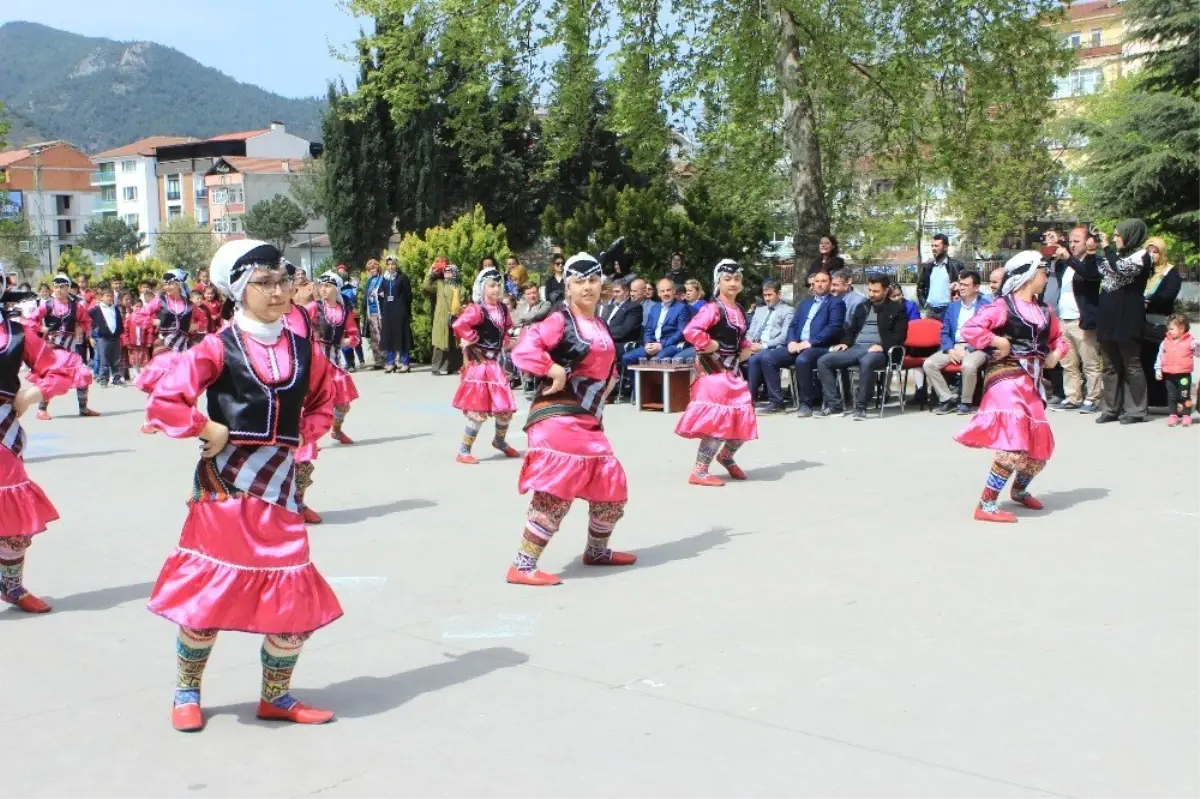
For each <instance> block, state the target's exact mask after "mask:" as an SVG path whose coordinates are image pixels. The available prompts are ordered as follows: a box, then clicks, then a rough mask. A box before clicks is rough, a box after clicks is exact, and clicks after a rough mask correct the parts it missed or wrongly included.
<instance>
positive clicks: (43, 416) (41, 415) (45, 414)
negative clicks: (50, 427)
mask: <svg viewBox="0 0 1200 799" xmlns="http://www.w3.org/2000/svg"><path fill="white" fill-rule="evenodd" d="M37 418H38V419H40V420H41V421H43V422H48V421H50V420H51V419H52V418H54V417H52V416H51V415H50V411H38V412H37Z"/></svg>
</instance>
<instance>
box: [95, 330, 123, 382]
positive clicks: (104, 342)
mask: <svg viewBox="0 0 1200 799" xmlns="http://www.w3.org/2000/svg"><path fill="white" fill-rule="evenodd" d="M96 378H97V379H98V380H99V381H100V382H102V383H108V382H109V381H110V380H111V381H112V382H114V383H117V382H120V380H121V340H120V339H119V338H99V339H96Z"/></svg>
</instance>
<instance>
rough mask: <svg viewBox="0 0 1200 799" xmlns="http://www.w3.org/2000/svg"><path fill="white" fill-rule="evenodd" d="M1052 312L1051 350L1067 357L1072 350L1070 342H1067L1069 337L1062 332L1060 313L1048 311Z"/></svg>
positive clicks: (1060, 356) (1059, 355) (1061, 356)
mask: <svg viewBox="0 0 1200 799" xmlns="http://www.w3.org/2000/svg"><path fill="white" fill-rule="evenodd" d="M1048 313H1049V314H1050V351H1051V352H1055V353H1058V357H1059V358H1064V357H1066V355H1067V353H1068V352H1070V349H1071V348H1070V344H1069V343H1068V342H1067V337H1066V336H1064V335H1063V334H1062V325H1061V324H1059V321H1058V314H1056V313H1054V312H1053V311H1048Z"/></svg>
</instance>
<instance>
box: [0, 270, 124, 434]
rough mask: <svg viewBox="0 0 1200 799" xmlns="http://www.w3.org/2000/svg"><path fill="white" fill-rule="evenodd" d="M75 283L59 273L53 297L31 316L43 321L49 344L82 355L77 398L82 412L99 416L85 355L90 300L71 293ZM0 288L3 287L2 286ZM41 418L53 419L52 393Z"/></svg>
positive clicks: (43, 405) (45, 399) (44, 402)
mask: <svg viewBox="0 0 1200 799" xmlns="http://www.w3.org/2000/svg"><path fill="white" fill-rule="evenodd" d="M72 285H73V284H72V283H71V278H70V277H68V276H67V275H64V274H57V275H55V276H54V280H53V282H52V288H51V292H52V293H51V295H50V299H48V300H46V302H44V303H42V305H41V306H40V307H39V308H38V309H37V310H36V311H34V312H33V315H32V316H31V317H30V319H31V320H32V321H34V322H37V323H40V325H41V326H42V328H43V330H44V332H45V339H46V343H47V344H49V345H50V346H51V347H52V348H54V349H56V350H62V351H64V352H70V353H74V354H76V355H79V356H81V357H80V359H79V363H80V368H79V369H78V371H77V372H76V373H75V375H74V376H73V378H72V384H73V385H74V388H75V400H76V402H78V404H79V415H80V416H99V415H100V413H99V412H98V411H93V410H92V409H91V408H89V407H88V387H89V386H90V385H91V384H92V372H91V370H90V369H88V367H87V364H86V363H84V362H83V358H82V355H83V352H84V342H86V341H87V335H88V328H90V327H91V324H92V320H91V317H90V316H88V312H87V303H86V302H85V301H84V299H83V297H74V296H72V295H71V287H72ZM0 290H3V288H2V287H0ZM35 331H36V328H35ZM59 393H62V392H59ZM54 396H57V394H55V395H54ZM37 418H38V419H41V420H42V421H48V420H49V419H50V395H46V396H44V397H43V398H42V400H41V402H39V403H38V411H37Z"/></svg>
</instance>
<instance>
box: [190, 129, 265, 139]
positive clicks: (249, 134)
mask: <svg viewBox="0 0 1200 799" xmlns="http://www.w3.org/2000/svg"><path fill="white" fill-rule="evenodd" d="M270 132H271V129H270V128H263V129H262V130H244V131H242V132H241V133H222V134H221V135H220V136H213V137H211V138H208V139H205V141H245V140H246V139H253V138H254V137H255V136H261V135H263V134H264V133H270Z"/></svg>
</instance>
